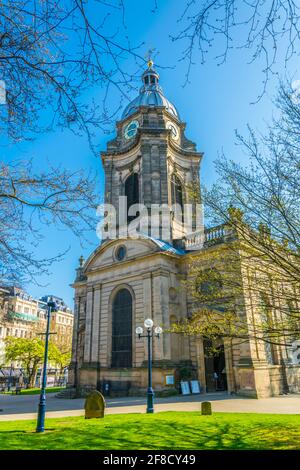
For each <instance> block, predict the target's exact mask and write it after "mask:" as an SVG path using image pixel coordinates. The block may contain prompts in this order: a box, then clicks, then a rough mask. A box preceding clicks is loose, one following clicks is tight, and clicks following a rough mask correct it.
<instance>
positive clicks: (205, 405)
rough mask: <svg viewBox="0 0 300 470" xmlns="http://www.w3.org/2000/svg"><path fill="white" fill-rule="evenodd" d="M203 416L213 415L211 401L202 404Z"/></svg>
mask: <svg viewBox="0 0 300 470" xmlns="http://www.w3.org/2000/svg"><path fill="white" fill-rule="evenodd" d="M201 414H202V415H211V414H212V411H211V402H210V401H203V402H202V403H201Z"/></svg>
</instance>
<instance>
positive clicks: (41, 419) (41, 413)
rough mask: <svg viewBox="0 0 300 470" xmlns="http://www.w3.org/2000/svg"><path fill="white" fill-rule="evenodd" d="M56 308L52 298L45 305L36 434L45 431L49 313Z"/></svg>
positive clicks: (55, 310)
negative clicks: (44, 327)
mask: <svg viewBox="0 0 300 470" xmlns="http://www.w3.org/2000/svg"><path fill="white" fill-rule="evenodd" d="M57 310H58V308H57V305H56V303H55V302H54V301H53V299H52V297H51V298H50V301H49V302H48V303H47V328H46V333H42V334H43V335H45V336H46V337H45V352H44V364H43V375H42V386H41V394H40V402H39V408H38V418H37V426H36V432H44V430H45V413H46V385H47V360H48V347H49V335H51V334H52V333H50V320H51V312H57Z"/></svg>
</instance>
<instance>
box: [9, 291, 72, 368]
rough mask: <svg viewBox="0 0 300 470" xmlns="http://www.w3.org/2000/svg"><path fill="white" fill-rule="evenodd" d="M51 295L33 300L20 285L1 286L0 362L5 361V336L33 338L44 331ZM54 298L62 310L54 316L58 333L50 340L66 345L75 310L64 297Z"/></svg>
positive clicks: (63, 346) (52, 323)
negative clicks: (67, 303) (65, 301)
mask: <svg viewBox="0 0 300 470" xmlns="http://www.w3.org/2000/svg"><path fill="white" fill-rule="evenodd" d="M49 297H50V296H44V297H42V298H41V299H34V298H33V297H32V296H30V295H29V294H28V293H27V292H25V291H24V290H23V289H21V288H19V287H15V286H12V287H2V288H0V365H2V366H3V365H5V364H6V361H5V342H4V340H5V338H6V337H8V336H14V337H16V338H32V337H34V336H36V335H37V334H38V333H40V332H44V331H45V329H46V314H47V301H48V298H49ZM53 297H54V299H55V300H56V301H57V304H58V305H59V310H58V312H53V313H52V315H51V331H52V332H56V334H55V335H52V336H51V341H54V342H55V343H56V344H57V345H59V346H61V347H62V348H67V347H70V344H71V341H72V330H73V313H72V311H71V309H70V308H68V307H67V305H66V304H65V303H64V301H63V300H62V299H61V298H59V297H55V296H53ZM6 365H7V364H6ZM9 365H10V364H9Z"/></svg>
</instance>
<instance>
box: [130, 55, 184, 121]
mask: <svg viewBox="0 0 300 470" xmlns="http://www.w3.org/2000/svg"><path fill="white" fill-rule="evenodd" d="M142 80H143V86H142V87H141V89H140V93H139V95H138V96H137V97H136V98H135V99H134V100H133V101H131V102H130V103H129V104H128V105H127V106H126V108H125V109H124V111H123V114H122V119H125V118H127V117H128V116H130V115H131V114H134V113H135V112H136V111H137V110H138V108H139V107H140V106H150V107H151V106H162V107H164V108H166V110H167V111H168V112H169V113H170V114H173V116H175V117H176V118H179V115H178V112H177V110H176V108H175V106H174V105H173V104H172V103H170V101H169V100H168V99H167V98H166V97H165V96H164V94H163V91H162V88H161V87H160V86H159V84H158V82H159V74H158V73H157V72H156V70H154V68H153V62H152V60H149V62H148V69H147V70H145V72H144V73H143V75H142Z"/></svg>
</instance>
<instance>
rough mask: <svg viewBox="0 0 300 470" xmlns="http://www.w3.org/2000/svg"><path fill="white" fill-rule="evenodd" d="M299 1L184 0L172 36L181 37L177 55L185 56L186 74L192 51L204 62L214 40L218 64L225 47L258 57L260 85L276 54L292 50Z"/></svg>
mask: <svg viewBox="0 0 300 470" xmlns="http://www.w3.org/2000/svg"><path fill="white" fill-rule="evenodd" d="M299 20H300V6H299V4H298V2H297V1H295V0H274V1H270V0H251V1H249V0H188V1H187V2H186V6H185V9H184V11H183V13H182V15H181V17H180V19H179V23H180V24H182V29H181V32H180V33H179V34H177V35H174V36H171V37H172V40H173V41H175V40H181V41H183V42H184V44H185V46H184V50H183V53H182V58H183V59H185V60H187V61H188V69H187V74H186V79H187V80H189V75H190V70H191V66H192V65H193V64H194V63H195V61H196V59H195V56H196V53H197V52H199V53H200V58H201V62H202V63H204V62H205V60H206V57H207V54H208V53H209V52H210V48H212V47H213V46H216V51H217V52H216V56H215V58H216V59H217V61H218V64H222V63H224V62H225V61H226V59H227V57H228V54H229V53H230V50H232V49H233V48H237V49H240V48H243V49H245V50H248V51H249V58H248V62H249V63H250V62H254V61H258V60H262V63H263V73H264V80H263V90H262V92H264V90H265V87H266V83H267V81H268V79H269V77H270V74H272V73H273V72H274V71H275V65H276V60H277V58H281V57H282V56H281V54H283V60H284V61H285V63H286V62H288V60H289V59H290V58H291V57H292V56H293V55H294V54H296V53H297V54H298V53H299V50H298V43H299V39H300V23H299Z"/></svg>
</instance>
